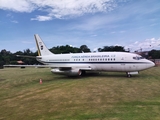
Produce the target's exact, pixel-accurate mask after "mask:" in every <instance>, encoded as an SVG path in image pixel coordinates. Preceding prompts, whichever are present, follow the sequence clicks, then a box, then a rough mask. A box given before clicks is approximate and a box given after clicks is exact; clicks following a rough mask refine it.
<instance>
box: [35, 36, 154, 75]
mask: <svg viewBox="0 0 160 120" xmlns="http://www.w3.org/2000/svg"><path fill="white" fill-rule="evenodd" d="M34 37H35V40H36V45H37V48H38V55H39V56H36V59H37V61H39V62H41V63H43V64H44V65H46V66H48V67H50V68H51V72H52V73H55V74H62V75H67V76H81V75H83V74H85V73H86V71H109V72H126V74H127V76H128V77H131V75H134V74H138V73H139V71H142V70H145V69H148V68H151V67H153V66H155V63H153V62H152V61H150V60H147V59H145V58H143V57H142V56H140V55H138V54H135V53H128V52H96V53H95V52H94V53H72V54H71V53H70V54H53V53H52V52H50V51H49V50H48V48H47V47H46V45H45V44H44V42H43V41H42V39H41V38H40V36H39V35H38V34H35V35H34Z"/></svg>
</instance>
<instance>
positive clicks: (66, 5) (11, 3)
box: [0, 0, 123, 21]
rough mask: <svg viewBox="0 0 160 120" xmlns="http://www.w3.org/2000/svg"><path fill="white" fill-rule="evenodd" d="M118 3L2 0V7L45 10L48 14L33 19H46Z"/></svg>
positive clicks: (103, 0) (104, 8) (105, 8)
mask: <svg viewBox="0 0 160 120" xmlns="http://www.w3.org/2000/svg"><path fill="white" fill-rule="evenodd" d="M122 1H123V0H122ZM117 4H118V2H117V0H1V4H0V9H3V10H10V11H15V12H32V11H34V10H38V11H45V12H47V14H46V15H43V16H41V15H37V16H36V17H35V18H32V19H31V20H39V21H45V20H51V19H52V18H59V19H63V18H68V17H75V16H81V15H84V14H87V13H97V12H107V11H111V10H113V9H114V8H115V7H116V6H117Z"/></svg>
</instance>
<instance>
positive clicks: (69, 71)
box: [51, 69, 82, 76]
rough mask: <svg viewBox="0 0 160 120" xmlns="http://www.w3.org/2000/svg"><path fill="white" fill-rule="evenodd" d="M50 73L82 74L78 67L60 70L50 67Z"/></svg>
mask: <svg viewBox="0 0 160 120" xmlns="http://www.w3.org/2000/svg"><path fill="white" fill-rule="evenodd" d="M51 72H52V73H54V74H61V75H67V76H80V75H82V71H81V70H80V69H72V70H60V69H52V70H51Z"/></svg>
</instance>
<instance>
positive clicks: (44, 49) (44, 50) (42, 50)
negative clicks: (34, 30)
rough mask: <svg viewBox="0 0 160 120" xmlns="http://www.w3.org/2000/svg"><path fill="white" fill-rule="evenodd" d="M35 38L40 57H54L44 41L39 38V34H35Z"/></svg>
mask: <svg viewBox="0 0 160 120" xmlns="http://www.w3.org/2000/svg"><path fill="white" fill-rule="evenodd" d="M34 37H35V40H36V45H37V49H38V55H39V56H45V55H53V53H52V52H50V51H49V50H48V48H47V47H46V45H45V44H44V42H43V41H42V39H41V38H40V37H39V35H38V34H35V35H34Z"/></svg>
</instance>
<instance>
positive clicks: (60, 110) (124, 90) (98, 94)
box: [0, 67, 160, 120]
mask: <svg viewBox="0 0 160 120" xmlns="http://www.w3.org/2000/svg"><path fill="white" fill-rule="evenodd" d="M40 79H42V81H43V83H42V84H39V80H40ZM37 119H38V120H39V119H40V120H54V119H61V120H64V119H65V120H70V119H73V120H84V119H87V120H88V119H94V120H102V119H105V120H160V67H154V68H151V69H148V70H145V71H142V72H140V74H139V75H136V76H133V77H132V78H127V77H126V75H125V73H117V72H116V73H113V72H109V73H105V72H104V73H101V74H99V75H98V74H97V75H94V74H90V75H88V76H85V77H65V76H60V75H54V74H52V73H51V72H50V69H48V68H25V69H20V68H5V69H0V120H37Z"/></svg>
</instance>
